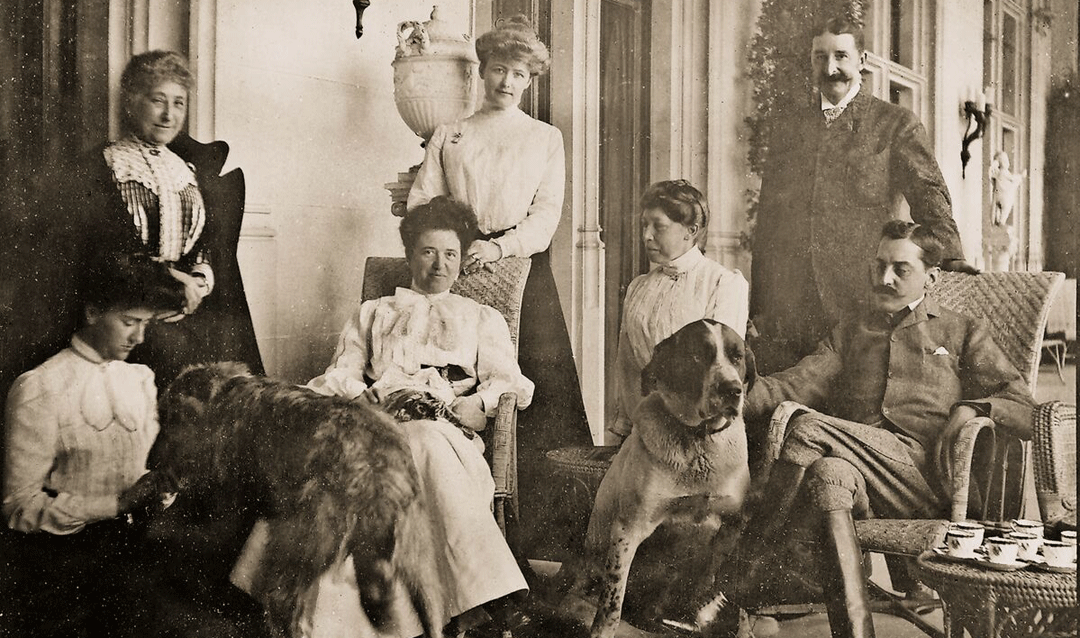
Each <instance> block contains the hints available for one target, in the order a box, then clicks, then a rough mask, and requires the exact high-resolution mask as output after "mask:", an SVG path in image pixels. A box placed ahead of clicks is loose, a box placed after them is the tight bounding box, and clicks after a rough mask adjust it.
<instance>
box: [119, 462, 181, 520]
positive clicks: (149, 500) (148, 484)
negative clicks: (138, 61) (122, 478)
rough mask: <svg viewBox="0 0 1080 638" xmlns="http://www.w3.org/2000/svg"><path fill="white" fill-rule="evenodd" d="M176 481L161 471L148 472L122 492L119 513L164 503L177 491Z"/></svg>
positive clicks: (128, 512) (127, 512)
mask: <svg viewBox="0 0 1080 638" xmlns="http://www.w3.org/2000/svg"><path fill="white" fill-rule="evenodd" d="M175 491H176V487H175V485H174V481H172V480H171V479H170V478H169V477H167V476H166V475H165V474H162V473H161V472H153V471H152V472H147V473H146V474H143V475H142V477H141V478H140V479H139V480H138V481H135V484H134V485H132V486H131V487H129V488H127V489H126V490H124V491H123V492H122V493H121V494H120V498H119V499H118V501H117V506H116V510H117V514H130V513H132V512H137V511H140V510H144V509H148V508H150V507H151V506H154V505H158V504H162V503H164V502H165V501H166V500H167V499H168V498H169V496H170V494H173V493H175Z"/></svg>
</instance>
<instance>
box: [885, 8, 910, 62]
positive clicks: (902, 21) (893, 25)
mask: <svg viewBox="0 0 1080 638" xmlns="http://www.w3.org/2000/svg"><path fill="white" fill-rule="evenodd" d="M915 2H916V0H889V59H890V60H892V61H893V62H896V63H897V64H901V65H903V66H906V67H907V68H909V69H914V68H915Z"/></svg>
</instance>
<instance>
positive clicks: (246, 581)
mask: <svg viewBox="0 0 1080 638" xmlns="http://www.w3.org/2000/svg"><path fill="white" fill-rule="evenodd" d="M400 425H401V427H402V428H404V429H405V430H406V432H407V433H408V437H407V438H408V440H409V447H410V449H411V451H412V457H413V462H414V463H415V464H416V469H417V471H418V473H419V475H420V493H421V497H422V498H423V503H424V507H425V508H426V509H427V511H428V512H430V513H431V518H432V520H433V521H434V522H435V525H436V529H435V536H436V538H435V544H436V558H438V559H440V560H443V561H445V569H444V570H443V573H445V574H447V575H448V577H449V578H450V582H448V583H446V592H447V594H448V596H449V601H448V602H449V605H450V608H449V609H448V610H447V611H448V616H447V619H448V620H449V618H451V617H453V616H458V615H461V614H463V613H464V612H466V611H468V610H470V609H473V608H475V607H478V606H479V605H482V604H484V603H486V602H488V601H491V600H495V599H496V598H501V597H502V596H505V595H507V594H511V593H513V592H516V591H519V590H523V589H527V588H528V585H527V584H526V583H525V577H524V576H523V575H522V574H521V570H520V569H519V568H518V566H517V561H516V560H515V559H514V555H513V554H512V553H511V552H510V547H509V546H508V545H507V544H506V539H504V538H503V536H502V533H501V531H500V530H499V526H498V524H497V523H496V522H495V517H494V516H493V515H492V501H493V499H494V495H495V482H494V480H493V479H492V478H491V468H490V467H488V464H487V462H486V461H485V460H484V456H483V449H482V446H483V443H482V442H481V441H480V439H479V438H475V439H472V440H469V439H468V438H466V437H465V435H464V434H462V432H461V431H460V430H459V429H458V428H456V427H454V426H453V425H450V424H449V423H446V422H445V421H408V422H405V423H401V424H400ZM478 444H479V445H478ZM266 534H267V526H266V524H265V523H263V522H262V521H260V522H259V523H258V524H257V525H256V526H255V529H254V530H253V531H252V533H251V536H250V537H249V538H248V541H247V543H246V544H245V546H244V550H243V552H242V553H241V555H240V559H239V560H238V561H237V564H236V567H235V568H234V569H233V573H232V580H233V582H234V583H235V584H236V585H237V586H238V587H240V588H241V589H244V590H246V591H252V590H253V587H252V585H253V583H252V579H253V577H254V574H255V573H256V572H257V568H258V564H259V562H260V560H261V556H262V553H263V549H264V547H265V543H266ZM397 594H398V595H397V597H396V600H395V603H394V607H393V608H394V613H393V618H392V620H391V622H390V623H388V626H385V627H383V628H381V631H380V630H377V629H375V628H374V627H373V626H372V625H371V623H370V622H369V621H368V619H367V618H366V617H365V615H364V612H363V610H362V609H361V607H360V593H359V591H358V589H357V587H356V577H355V574H354V572H353V565H352V559H349V558H347V559H346V560H345V561H344V562H342V563H341V564H338V565H334V566H333V567H331V568H330V569H329V570H327V572H326V573H325V574H323V576H322V577H321V578H320V579H319V581H318V583H317V585H316V587H313V588H312V591H311V592H310V596H312V597H313V598H314V602H315V604H314V605H313V606H312V605H309V608H311V609H314V611H313V612H312V615H311V618H310V619H309V620H308V623H307V625H308V626H307V627H305V634H306V635H307V636H310V637H311V638H367V637H369V636H370V637H375V636H378V637H390V636H394V637H400V638H408V637H412V636H418V635H420V634H421V633H423V631H422V629H421V627H420V619H419V618H418V617H417V615H416V612H415V611H414V610H413V609H412V607H411V605H410V604H409V603H408V597H407V596H406V594H405V592H404V591H403V590H402V589H400V588H399V591H398V593H397Z"/></svg>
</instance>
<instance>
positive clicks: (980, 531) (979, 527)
mask: <svg viewBox="0 0 1080 638" xmlns="http://www.w3.org/2000/svg"><path fill="white" fill-rule="evenodd" d="M949 529H958V530H962V531H965V532H971V533H972V534H974V535H975V547H978V546H979V545H982V542H983V536H984V534H985V532H986V528H985V527H983V524H982V523H979V522H977V521H957V522H955V523H950V524H949Z"/></svg>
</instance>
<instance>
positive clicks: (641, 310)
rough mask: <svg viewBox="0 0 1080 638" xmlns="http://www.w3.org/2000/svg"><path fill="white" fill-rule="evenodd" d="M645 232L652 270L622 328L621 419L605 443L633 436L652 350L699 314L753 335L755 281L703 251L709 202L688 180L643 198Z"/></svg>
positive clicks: (636, 287) (634, 287) (639, 281)
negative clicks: (750, 313) (749, 320)
mask: <svg viewBox="0 0 1080 638" xmlns="http://www.w3.org/2000/svg"><path fill="white" fill-rule="evenodd" d="M640 207H641V211H642V212H641V237H642V241H644V243H645V252H646V254H647V255H648V257H649V263H650V264H651V265H652V268H651V270H649V272H648V273H646V274H644V275H638V276H637V277H635V278H634V280H633V281H631V282H630V286H629V287H628V288H627V290H626V298H625V299H624V300H623V315H622V326H621V327H620V330H619V350H618V355H617V356H618V358H617V367H616V375H617V386H616V387H617V392H616V412H615V418H614V419H613V420H612V422H611V423H610V424H609V425H608V428H607V432H606V433H605V438H606V441H605V442H606V443H608V444H609V445H611V444H621V443H622V441H623V439H624V438H626V436H627V435H629V434H630V430H631V420H632V417H633V414H634V410H635V409H636V408H637V405H638V403H639V402H640V401H641V399H642V398H643V397H642V396H641V370H642V368H644V367H645V365H646V364H647V363H648V362H649V359H651V358H652V352H653V347H655V346H656V344H658V343H660V342H661V341H663V340H664V339H666V338H668V337H670V336H671V335H672V334H674V333H675V331H677V330H678V329H679V328H682V327H683V326H685V325H686V324H688V323H691V322H693V321H697V320H698V319H704V318H708V319H714V320H716V321H719V322H720V323H723V324H727V326H728V327H730V328H731V329H732V330H734V331H735V332H737V333H738V334H739V336H740V337H743V338H745V337H746V321H747V316H748V311H749V294H750V284H749V283H747V281H746V278H745V277H743V276H742V273H740V272H739V271H738V270H729V269H728V268H725V267H724V266H722V265H720V264H718V263H717V262H715V261H713V260H711V259H709V258H708V257H706V256H705V255H704V254H702V252H701V249H702V248H703V247H704V246H705V238H706V229H707V227H708V225H709V207H708V203H707V202H706V201H705V196H704V195H702V194H701V191H699V190H698V189H696V188H694V187H693V186H691V185H690V183H689V182H687V181H685V180H681V179H680V180H673V181H666V182H657V183H656V184H653V185H652V186H650V187H649V188H648V189H646V191H645V193H644V194H643V195H642V196H641V205H640Z"/></svg>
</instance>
